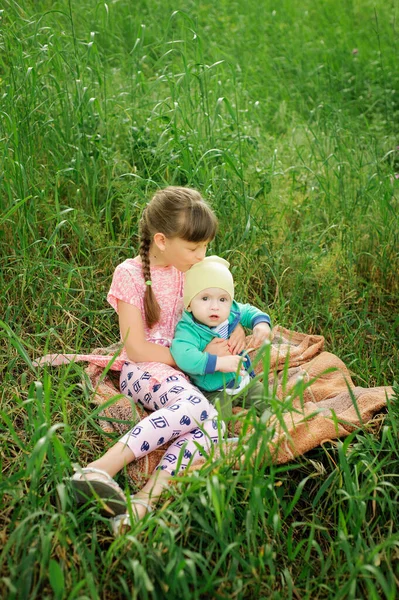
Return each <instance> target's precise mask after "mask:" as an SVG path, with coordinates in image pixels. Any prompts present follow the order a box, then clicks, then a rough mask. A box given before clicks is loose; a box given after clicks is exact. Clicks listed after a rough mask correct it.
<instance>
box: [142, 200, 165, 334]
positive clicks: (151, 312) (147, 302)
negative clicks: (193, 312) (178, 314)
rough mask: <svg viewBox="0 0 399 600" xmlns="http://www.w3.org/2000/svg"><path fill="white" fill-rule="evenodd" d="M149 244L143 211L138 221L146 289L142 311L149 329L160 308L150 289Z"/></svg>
mask: <svg viewBox="0 0 399 600" xmlns="http://www.w3.org/2000/svg"><path fill="white" fill-rule="evenodd" d="M150 246H151V236H150V233H149V230H148V226H147V222H146V216H145V211H144V213H143V216H142V218H141V223H140V248H139V253H140V257H141V264H142V269H143V275H144V281H145V282H146V290H145V294H144V311H145V316H146V322H147V326H148V327H149V328H150V329H151V327H152V326H153V325H155V323H157V322H158V321H159V318H160V313H161V309H160V307H159V304H158V302H157V300H156V298H155V294H154V292H153V291H152V285H151V284H152V282H151V269H150Z"/></svg>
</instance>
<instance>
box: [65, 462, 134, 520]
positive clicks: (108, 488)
mask: <svg viewBox="0 0 399 600" xmlns="http://www.w3.org/2000/svg"><path fill="white" fill-rule="evenodd" d="M70 483H71V486H72V488H73V490H74V493H75V498H76V501H77V503H78V504H86V503H87V502H88V501H89V500H93V499H95V500H97V501H98V502H99V503H100V504H101V512H102V514H103V515H104V516H107V517H113V516H115V515H121V514H125V513H126V508H127V505H126V496H125V494H124V492H123V490H122V488H120V487H119V485H118V484H117V483H116V481H115V480H114V479H113V478H112V477H111V476H110V475H109V474H108V473H107V472H106V471H103V470H102V469H96V468H95V467H85V468H80V467H78V468H77V469H76V472H75V473H74V475H73V476H72V477H71V479H70Z"/></svg>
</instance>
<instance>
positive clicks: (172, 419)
mask: <svg viewBox="0 0 399 600" xmlns="http://www.w3.org/2000/svg"><path fill="white" fill-rule="evenodd" d="M120 389H121V392H122V393H123V394H126V395H127V396H129V397H130V398H132V399H133V401H134V402H138V403H139V404H141V405H142V406H143V407H145V408H146V409H147V410H152V411H154V413H153V414H151V415H149V416H148V417H145V418H144V419H143V420H142V421H140V422H139V423H137V425H135V427H133V429H131V431H129V432H128V433H127V434H126V435H124V436H123V438H122V439H121V440H120V442H122V443H123V444H126V445H127V446H128V447H129V448H130V450H131V451H132V452H133V453H134V455H135V457H136V458H140V457H141V456H144V455H145V454H148V453H149V452H152V450H155V449H156V448H158V447H159V446H162V445H163V444H165V443H166V442H169V441H170V440H173V439H175V438H177V439H176V441H175V442H174V443H173V444H172V445H171V446H169V448H168V449H167V451H166V452H165V454H164V455H163V457H162V459H161V462H160V463H159V465H158V467H157V469H162V470H165V471H168V472H169V473H170V474H171V475H174V474H175V473H178V472H179V471H182V470H184V469H185V468H186V467H187V465H188V464H189V463H191V464H193V463H194V462H196V460H195V459H196V457H195V456H194V455H195V454H196V455H197V459H198V458H199V457H200V456H202V453H201V452H200V451H199V450H198V447H197V445H196V444H198V445H199V446H200V447H202V448H203V449H205V450H206V451H208V450H209V448H210V446H211V445H212V444H213V443H217V442H218V416H217V411H216V409H215V407H214V406H212V405H211V404H210V403H209V402H208V400H207V399H206V398H205V396H203V394H202V393H201V392H200V391H199V390H198V389H197V388H196V387H194V386H193V385H192V384H191V383H190V382H188V381H187V379H186V378H185V377H183V376H182V375H180V374H179V373H178V372H177V371H176V375H172V376H170V377H167V378H166V379H165V380H164V381H162V382H161V383H158V382H156V381H155V380H154V379H152V377H151V374H150V373H148V372H147V371H142V370H141V369H140V368H139V367H138V366H137V365H136V364H135V363H130V362H126V363H125V364H124V365H123V367H122V370H121V376H120ZM220 428H221V431H222V432H224V430H225V425H224V423H223V422H220ZM193 457H194V458H193Z"/></svg>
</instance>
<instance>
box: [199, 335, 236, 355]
mask: <svg viewBox="0 0 399 600" xmlns="http://www.w3.org/2000/svg"><path fill="white" fill-rule="evenodd" d="M204 352H208V353H209V354H215V355H216V356H230V349H229V345H228V342H227V340H223V339H222V338H213V340H212V341H211V342H209V344H208V345H207V346H205V348H204Z"/></svg>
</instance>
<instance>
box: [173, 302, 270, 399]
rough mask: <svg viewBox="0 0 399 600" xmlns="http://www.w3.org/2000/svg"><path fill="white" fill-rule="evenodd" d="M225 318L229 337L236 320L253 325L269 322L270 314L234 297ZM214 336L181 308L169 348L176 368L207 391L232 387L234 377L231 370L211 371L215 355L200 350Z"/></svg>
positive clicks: (210, 330) (236, 323) (216, 334)
mask: <svg viewBox="0 0 399 600" xmlns="http://www.w3.org/2000/svg"><path fill="white" fill-rule="evenodd" d="M228 322H229V337H230V335H231V333H232V332H233V331H234V329H235V328H236V326H237V325H238V323H241V325H243V326H244V327H248V328H249V329H253V328H254V327H255V325H257V324H258V323H262V322H263V323H267V324H268V325H270V317H269V315H267V314H266V313H264V312H262V311H261V310H259V309H258V308H255V306H252V305H251V304H240V303H239V302H236V301H235V300H234V301H233V304H232V307H231V311H230V315H229V318H228ZM215 337H218V338H220V335H219V334H218V333H215V332H214V331H212V329H211V328H210V327H207V326H206V325H203V324H202V323H198V321H196V320H195V318H194V317H193V315H192V314H191V313H190V312H188V311H187V310H185V311H184V313H183V316H182V318H181V319H180V321H179V322H178V324H177V326H176V331H175V337H174V339H173V342H172V346H171V348H170V351H171V353H172V356H173V358H174V360H175V362H176V364H177V366H178V367H179V369H181V370H182V371H183V372H184V373H187V374H188V375H189V376H190V379H191V380H192V381H193V383H194V384H195V385H196V386H197V387H199V388H200V389H201V390H204V391H207V392H213V391H215V390H220V389H222V388H224V387H227V388H231V387H234V383H235V380H236V374H235V373H221V372H220V371H215V368H216V360H217V356H216V355H215V354H209V353H208V352H204V349H205V347H206V346H207V345H208V344H209V342H210V341H211V340H212V339H213V338H215ZM244 366H245V365H244Z"/></svg>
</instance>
